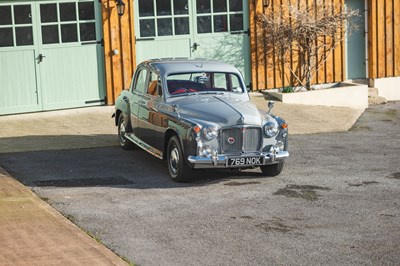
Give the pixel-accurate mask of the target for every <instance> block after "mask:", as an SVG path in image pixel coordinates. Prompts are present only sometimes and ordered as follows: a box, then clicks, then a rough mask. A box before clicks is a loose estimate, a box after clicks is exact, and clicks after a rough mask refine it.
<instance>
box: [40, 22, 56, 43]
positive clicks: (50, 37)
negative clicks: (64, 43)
mask: <svg viewBox="0 0 400 266" xmlns="http://www.w3.org/2000/svg"><path fill="white" fill-rule="evenodd" d="M58 42H59V41H58V26H57V25H50V26H42V43H43V44H50V43H58Z"/></svg>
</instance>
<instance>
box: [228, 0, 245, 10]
mask: <svg viewBox="0 0 400 266" xmlns="http://www.w3.org/2000/svg"><path fill="white" fill-rule="evenodd" d="M229 10H230V11H243V2H242V0H229Z"/></svg>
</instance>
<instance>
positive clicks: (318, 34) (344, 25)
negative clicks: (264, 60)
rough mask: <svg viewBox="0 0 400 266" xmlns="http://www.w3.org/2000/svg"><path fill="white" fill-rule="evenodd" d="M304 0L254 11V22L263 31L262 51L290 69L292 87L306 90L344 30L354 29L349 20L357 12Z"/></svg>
mask: <svg viewBox="0 0 400 266" xmlns="http://www.w3.org/2000/svg"><path fill="white" fill-rule="evenodd" d="M304 2H305V1H304ZM304 2H302V4H300V5H298V6H296V5H281V6H280V8H279V10H278V12H277V11H275V12H274V13H272V12H269V13H267V14H262V13H258V15H257V23H258V24H259V25H260V26H261V27H262V28H263V29H264V32H265V34H264V35H263V36H262V37H263V39H264V47H265V52H266V54H267V55H268V56H270V57H275V58H277V59H278V60H279V61H278V62H282V65H283V66H284V67H285V68H288V69H289V70H290V73H291V75H292V77H293V78H291V81H292V82H293V83H295V84H292V85H293V86H302V87H305V88H306V89H307V90H310V89H311V80H312V78H313V76H314V75H315V73H317V71H318V70H319V69H321V67H322V66H323V65H324V62H325V61H326V60H327V59H328V57H329V56H330V54H331V53H332V51H333V50H334V49H335V48H336V47H337V46H338V45H339V44H340V43H342V41H343V40H344V38H345V36H346V30H347V33H349V32H350V31H352V30H356V29H357V27H356V25H355V24H353V23H352V21H353V19H354V18H355V17H357V16H358V14H359V13H358V10H350V9H345V8H344V7H343V6H342V5H341V4H340V3H339V4H338V3H326V2H324V1H322V0H317V1H315V2H314V3H313V4H312V5H306V4H305V3H304ZM327 39H328V41H327ZM291 54H292V55H297V56H298V61H297V64H293V60H292V58H291ZM274 67H276V66H274ZM293 79H294V80H295V81H296V82H295V81H294V80H293Z"/></svg>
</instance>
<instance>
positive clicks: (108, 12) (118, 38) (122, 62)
mask: <svg viewBox="0 0 400 266" xmlns="http://www.w3.org/2000/svg"><path fill="white" fill-rule="evenodd" d="M101 3H102V17H103V38H104V61H105V72H106V94H107V101H106V104H108V105H112V104H114V103H115V99H116V98H117V97H118V95H119V93H120V92H121V91H122V90H123V89H126V88H128V87H129V84H130V82H131V78H132V75H133V72H134V68H135V61H136V60H135V34H134V27H133V14H134V13H133V5H134V4H133V1H125V5H126V7H125V14H124V15H123V16H122V17H119V16H118V13H117V7H116V4H115V1H114V0H101ZM115 49H117V50H118V54H113V50H115Z"/></svg>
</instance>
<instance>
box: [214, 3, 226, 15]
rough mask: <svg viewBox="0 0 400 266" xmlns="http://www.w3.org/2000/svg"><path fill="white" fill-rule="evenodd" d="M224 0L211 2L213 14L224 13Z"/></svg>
mask: <svg viewBox="0 0 400 266" xmlns="http://www.w3.org/2000/svg"><path fill="white" fill-rule="evenodd" d="M226 11H227V8H226V0H213V12H226Z"/></svg>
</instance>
